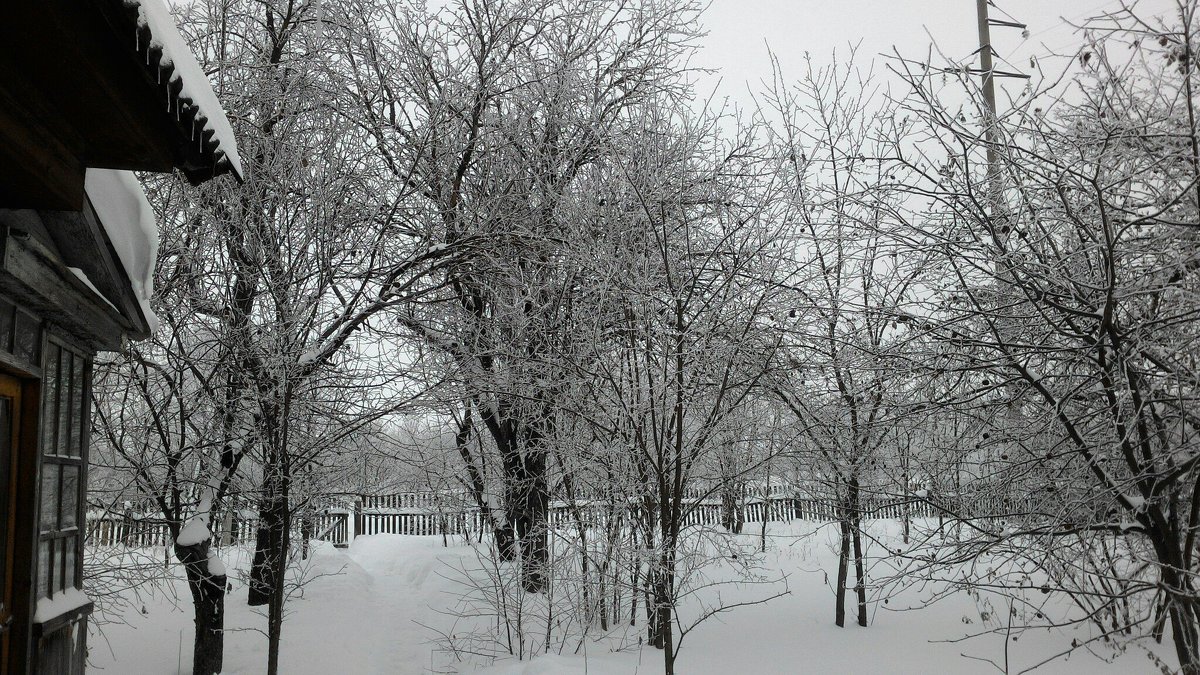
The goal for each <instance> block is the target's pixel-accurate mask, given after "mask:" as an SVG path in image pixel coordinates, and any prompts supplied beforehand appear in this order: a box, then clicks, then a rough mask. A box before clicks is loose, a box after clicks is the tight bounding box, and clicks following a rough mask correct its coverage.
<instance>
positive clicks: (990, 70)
mask: <svg viewBox="0 0 1200 675" xmlns="http://www.w3.org/2000/svg"><path fill="white" fill-rule="evenodd" d="M990 4H992V0H975V18H976V22H977V23H978V26H979V73H980V74H981V75H982V76H983V104H984V108H985V110H984V113H983V114H984V120H983V123H984V129H983V138H984V141H985V142H986V143H987V163H988V193H989V194H988V197H989V201H991V207H992V209H991V210H992V216H993V217H996V215H997V211H998V210H999V209H1000V208H1001V206H1000V202H1001V199H1002V196H1003V194H1002V187H1001V185H1000V165H999V161H998V157H997V155H996V146H997V145H998V144H999V142H1000V135H999V134H998V133H996V125H997V122H998V120H999V116H998V114H997V112H996V78H997V77H1017V78H1021V79H1025V80H1027V79H1029V76H1028V75H1026V74H1024V73H1014V72H1008V71H1001V70H996V67H995V63H994V62H993V61H992V55H993V54H994V53H995V50H994V49H992V26H1003V27H1006V28H1020V29H1021V30H1025V24H1023V23H1017V22H1016V21H1002V20H999V19H992V18H991V17H989V16H988V5H990ZM1005 234H1007V232H1005ZM997 243H999V242H997Z"/></svg>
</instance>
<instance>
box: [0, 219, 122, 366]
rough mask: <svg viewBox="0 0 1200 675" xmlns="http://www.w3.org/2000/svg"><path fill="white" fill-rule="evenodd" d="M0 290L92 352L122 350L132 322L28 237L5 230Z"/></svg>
mask: <svg viewBox="0 0 1200 675" xmlns="http://www.w3.org/2000/svg"><path fill="white" fill-rule="evenodd" d="M4 272H5V274H0V290H4V291H6V292H8V293H12V294H14V295H15V296H16V297H15V299H16V300H17V301H18V302H20V303H21V304H24V305H27V306H29V307H30V308H31V309H33V310H34V311H37V312H39V313H41V314H42V315H43V316H44V317H45V318H47V319H48V320H50V321H52V322H54V323H57V324H59V325H61V326H63V328H64V329H66V330H67V332H69V333H71V334H72V335H73V336H74V337H75V338H76V339H78V340H80V341H81V342H82V343H83V344H84V345H86V346H87V347H88V348H89V349H90V350H91V351H113V350H117V349H120V347H121V340H122V338H123V337H124V335H125V334H126V333H128V332H129V331H130V330H132V326H128V325H125V320H124V317H122V316H121V315H120V313H119V312H117V310H116V309H114V308H113V307H110V306H109V305H107V304H104V302H103V300H101V299H99V298H97V297H96V295H95V294H94V293H92V291H91V290H90V289H88V288H87V286H86V285H84V283H83V282H82V281H80V280H79V279H78V278H77V277H76V276H75V275H74V274H72V273H71V272H70V271H69V270H67V269H66V267H64V266H63V265H62V264H61V263H59V262H58V261H56V260H54V259H53V258H52V254H50V253H49V252H48V251H46V250H45V249H44V248H42V247H40V246H39V244H38V243H37V241H36V240H35V239H33V238H32V237H29V236H16V235H14V234H11V233H7V232H6V233H5V250H4Z"/></svg>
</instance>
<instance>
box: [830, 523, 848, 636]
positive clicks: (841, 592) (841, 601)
mask: <svg viewBox="0 0 1200 675" xmlns="http://www.w3.org/2000/svg"><path fill="white" fill-rule="evenodd" d="M841 512H842V513H841V518H839V523H838V525H839V527H840V528H841V533H842V541H841V546H840V547H839V550H838V575H837V586H836V587H835V588H834V595H835V601H834V609H833V623H834V624H835V625H837V626H838V627H839V628H841V627H844V626H845V625H846V572H847V569H848V567H849V564H850V516H849V512H848V509H846V508H845V507H844V506H843V508H842V509H841Z"/></svg>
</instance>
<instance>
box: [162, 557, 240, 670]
mask: <svg viewBox="0 0 1200 675" xmlns="http://www.w3.org/2000/svg"><path fill="white" fill-rule="evenodd" d="M211 545H212V540H211V539H206V540H204V541H203V542H201V543H199V544H195V545H193V546H179V545H178V544H176V546H175V555H176V557H178V558H179V562H181V563H183V568H184V570H185V572H186V573H187V581H188V590H190V591H191V592H192V607H193V610H194V612H195V616H194V621H195V624H196V638H195V641H194V644H193V646H192V673H193V674H194V675H217V674H218V673H220V672H221V670H222V669H223V668H224V662H225V585H226V582H227V579H226V577H225V575H224V574H219V575H217V574H211V573H210V572H209V566H208V553H209V548H210V546H211Z"/></svg>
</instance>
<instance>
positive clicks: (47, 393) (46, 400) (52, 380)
mask: <svg viewBox="0 0 1200 675" xmlns="http://www.w3.org/2000/svg"><path fill="white" fill-rule="evenodd" d="M58 351H59V350H58V345H55V344H53V343H51V344H50V346H49V347H48V348H47V349H46V365H45V367H44V369H43V372H42V419H41V423H42V452H44V453H46V454H47V455H48V454H50V453H51V452H53V449H54V432H55V431H56V430H57V429H58V425H57V424H55V420H57V419H58V418H57V416H56V415H55V412H56V411H55V406H56V405H57V402H58Z"/></svg>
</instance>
